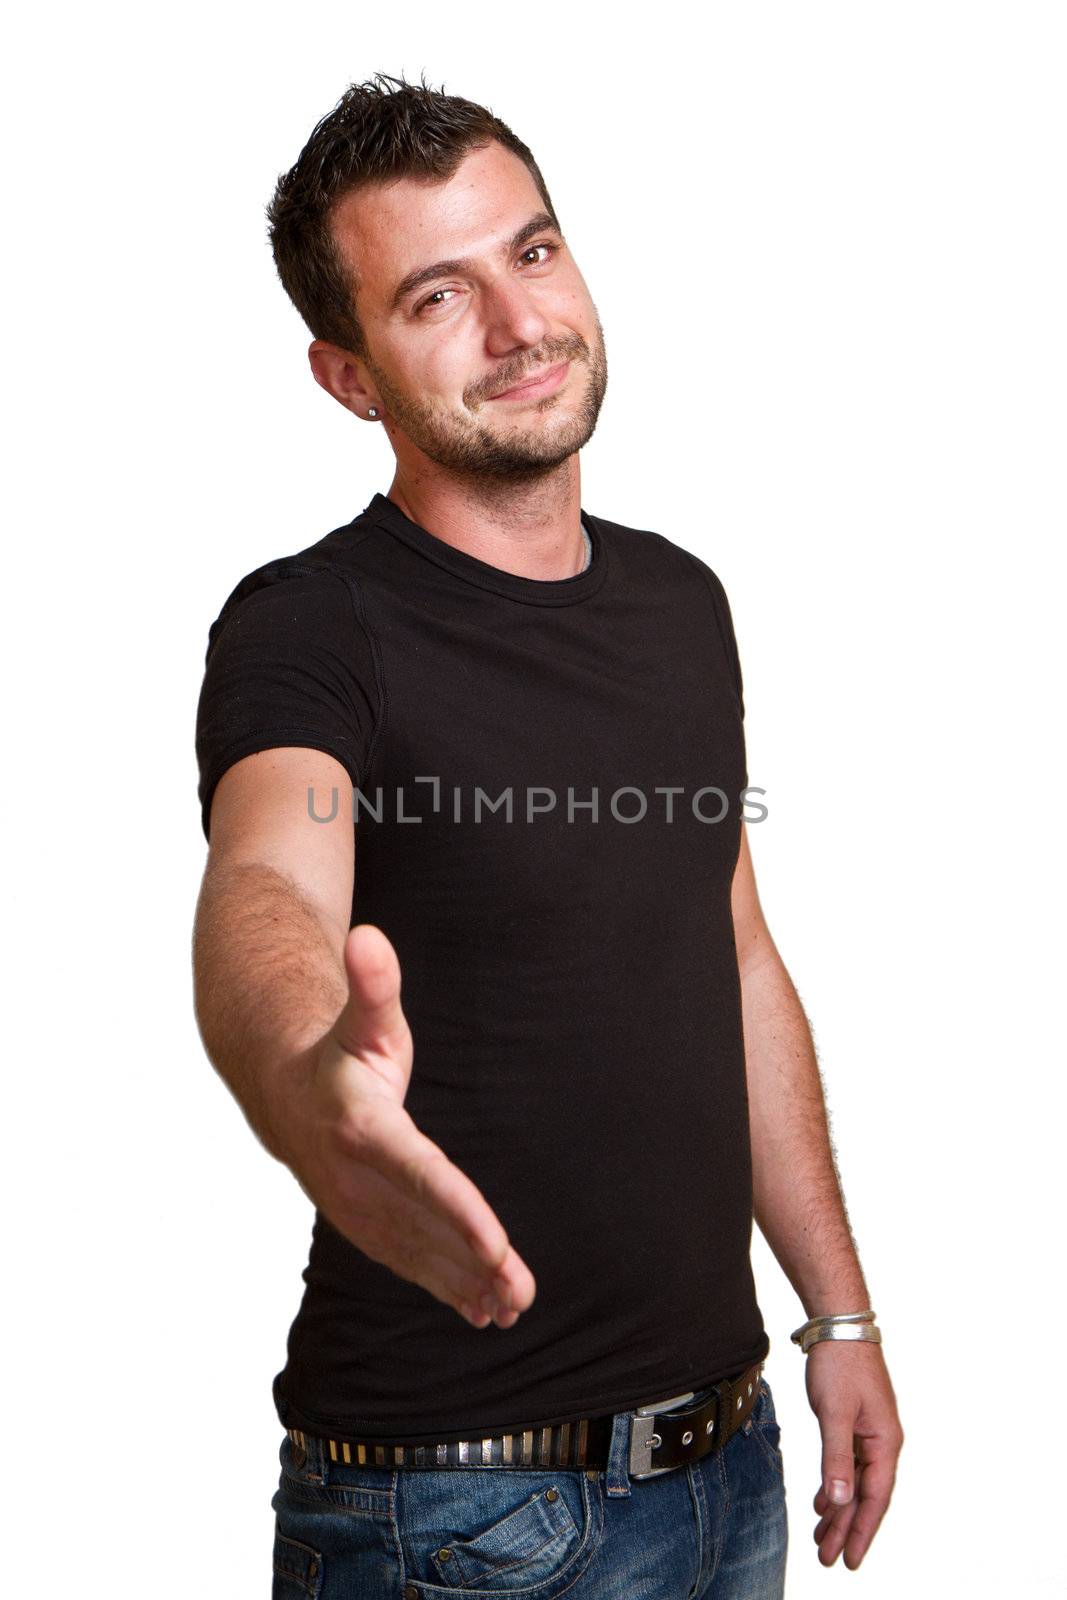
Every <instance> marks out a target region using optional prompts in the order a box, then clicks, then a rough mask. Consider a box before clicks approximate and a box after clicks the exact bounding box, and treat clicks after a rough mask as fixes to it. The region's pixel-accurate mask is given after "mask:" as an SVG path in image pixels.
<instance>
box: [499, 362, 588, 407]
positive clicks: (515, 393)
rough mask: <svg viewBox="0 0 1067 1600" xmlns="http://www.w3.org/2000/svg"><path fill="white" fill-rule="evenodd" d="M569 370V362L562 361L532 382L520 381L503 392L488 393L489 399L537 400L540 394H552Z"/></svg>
mask: <svg viewBox="0 0 1067 1600" xmlns="http://www.w3.org/2000/svg"><path fill="white" fill-rule="evenodd" d="M569 371H570V362H569V361H564V362H562V363H561V364H560V365H559V366H558V367H551V368H550V369H549V370H548V372H546V373H545V374H544V376H543V377H541V378H537V379H535V380H534V382H533V383H520V384H517V385H516V386H515V388H514V389H505V390H504V392H503V394H494V395H490V397H489V398H490V399H491V400H539V399H540V398H541V396H542V395H546V394H552V392H553V391H554V390H555V389H558V388H559V386H560V384H561V383H562V382H563V380H564V378H565V377H566V376H567V373H568V372H569Z"/></svg>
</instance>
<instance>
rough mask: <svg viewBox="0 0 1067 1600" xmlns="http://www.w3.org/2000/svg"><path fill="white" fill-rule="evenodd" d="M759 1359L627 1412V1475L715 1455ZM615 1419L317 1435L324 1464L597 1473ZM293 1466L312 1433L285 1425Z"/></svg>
mask: <svg viewBox="0 0 1067 1600" xmlns="http://www.w3.org/2000/svg"><path fill="white" fill-rule="evenodd" d="M762 1370H763V1362H762V1361H759V1362H757V1363H756V1365H755V1366H752V1367H748V1368H746V1369H745V1371H744V1372H740V1373H736V1374H734V1376H733V1377H730V1378H723V1379H721V1380H720V1382H718V1383H716V1384H713V1385H712V1386H711V1388H709V1389H702V1390H700V1391H699V1392H692V1391H690V1392H689V1393H686V1394H680V1395H673V1396H670V1397H669V1398H667V1399H665V1400H656V1401H653V1402H651V1403H650V1404H648V1405H642V1406H637V1407H634V1408H632V1417H631V1427H630V1450H629V1469H630V1476H631V1477H632V1478H653V1477H656V1476H657V1474H658V1473H660V1472H670V1471H671V1470H672V1469H673V1468H675V1467H682V1466H685V1465H687V1464H688V1463H689V1462H692V1461H699V1460H701V1458H702V1457H704V1456H706V1455H710V1454H711V1452H712V1451H713V1450H721V1449H722V1447H723V1445H724V1444H725V1443H726V1441H727V1440H728V1439H729V1438H730V1436H731V1435H732V1434H734V1433H736V1432H737V1430H738V1428H740V1427H741V1426H742V1425H743V1423H744V1422H745V1421H746V1420H747V1418H748V1416H749V1413H750V1412H751V1411H752V1409H753V1407H754V1406H755V1404H756V1401H757V1399H758V1398H759V1378H760V1373H761V1372H762ZM614 1420H615V1414H614V1413H612V1414H610V1415H608V1416H602V1417H573V1418H570V1419H569V1420H568V1421H566V1422H556V1423H553V1424H552V1425H551V1426H550V1427H544V1426H540V1427H523V1426H522V1425H521V1424H518V1425H516V1426H515V1427H512V1428H509V1429H507V1431H501V1432H499V1433H489V1434H486V1435H484V1436H479V1437H477V1438H469V1437H467V1438H462V1437H450V1438H442V1437H440V1436H437V1435H434V1436H430V1435H428V1434H426V1435H422V1434H407V1435H405V1436H404V1438H402V1439H400V1438H397V1439H353V1438H349V1439H326V1438H318V1436H315V1437H316V1438H318V1443H319V1444H320V1445H321V1447H322V1454H323V1459H324V1460H326V1459H328V1460H330V1461H336V1462H338V1463H340V1464H342V1465H346V1466H360V1467H385V1468H388V1469H392V1468H393V1467H408V1468H416V1469H417V1468H420V1467H423V1468H441V1467H457V1468H464V1467H465V1468H470V1467H489V1468H493V1467H504V1468H507V1467H517V1468H526V1469H527V1470H529V1469H530V1468H536V1467H548V1466H552V1467H574V1468H578V1467H584V1468H586V1469H587V1470H589V1471H592V1470H594V1469H595V1470H600V1471H603V1470H604V1469H605V1468H606V1467H607V1465H608V1454H609V1451H610V1449H611V1439H612V1431H613V1425H614ZM286 1432H287V1433H288V1435H289V1438H290V1439H291V1440H292V1444H293V1452H294V1465H296V1466H297V1467H298V1468H299V1467H302V1466H303V1465H304V1462H305V1461H306V1459H307V1447H308V1440H309V1438H310V1437H312V1436H311V1435H308V1434H306V1433H304V1432H302V1431H301V1430H300V1429H299V1428H287V1429H286Z"/></svg>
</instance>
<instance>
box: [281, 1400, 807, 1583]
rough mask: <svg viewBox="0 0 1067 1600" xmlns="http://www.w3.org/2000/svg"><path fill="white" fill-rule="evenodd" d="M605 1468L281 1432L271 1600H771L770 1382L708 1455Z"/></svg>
mask: <svg viewBox="0 0 1067 1600" xmlns="http://www.w3.org/2000/svg"><path fill="white" fill-rule="evenodd" d="M633 1415H634V1413H633V1412H632V1411H623V1412H619V1413H618V1414H617V1415H616V1416H615V1419H614V1423H613V1427H612V1438H611V1453H610V1459H609V1461H608V1465H607V1467H606V1468H604V1469H602V1470H600V1471H594V1472H586V1471H583V1470H582V1469H581V1468H560V1467H541V1468H536V1469H533V1470H526V1469H525V1468H523V1469H515V1468H510V1467H509V1468H482V1469H479V1468H477V1467H471V1468H464V1467H453V1468H441V1469H436V1468H406V1469H405V1468H403V1467H397V1468H393V1469H389V1468H383V1467H365V1466H364V1467H360V1466H344V1465H341V1464H339V1463H335V1462H331V1461H330V1460H329V1457H328V1454H326V1455H324V1453H323V1451H322V1448H321V1446H319V1445H318V1444H317V1443H316V1441H315V1440H312V1439H309V1440H308V1455H307V1460H306V1461H305V1462H304V1463H303V1465H302V1466H301V1467H300V1468H297V1467H296V1466H295V1465H294V1457H293V1446H292V1441H291V1440H290V1438H289V1436H288V1434H286V1435H285V1436H284V1437H283V1439H282V1444H281V1449H280V1452H279V1454H280V1458H281V1466H282V1471H281V1479H280V1481H279V1485H278V1489H277V1492H276V1493H275V1495H274V1498H273V1500H272V1501H271V1505H272V1506H273V1508H274V1511H275V1536H274V1587H273V1590H272V1595H273V1600H452V1597H454V1600H459V1597H460V1596H463V1597H464V1600H477V1597H478V1596H487V1595H494V1596H508V1595H512V1596H521V1600H555V1596H557V1595H562V1594H568V1595H571V1596H573V1600H781V1596H782V1595H783V1594H784V1592H785V1562H786V1546H787V1538H788V1535H787V1522H786V1505H785V1480H784V1477H783V1468H782V1453H781V1449H780V1445H779V1439H780V1429H779V1426H778V1422H777V1420H776V1418H775V1414H774V1399H773V1397H772V1394H771V1389H770V1385H769V1384H768V1383H767V1381H766V1379H765V1378H762V1377H761V1378H760V1393H759V1399H758V1401H757V1404H756V1406H755V1407H754V1409H753V1411H752V1413H751V1415H750V1416H749V1418H748V1420H747V1422H746V1423H745V1424H744V1425H743V1426H742V1427H741V1428H739V1429H738V1431H737V1432H736V1433H735V1434H734V1435H733V1436H732V1437H731V1438H730V1439H729V1440H728V1441H727V1443H726V1445H725V1447H724V1448H723V1449H721V1450H716V1451H713V1452H712V1454H711V1455H709V1456H705V1457H704V1458H703V1460H701V1461H697V1462H695V1463H693V1464H692V1465H690V1466H684V1467H676V1468H674V1469H673V1470H672V1471H670V1472H665V1473H662V1474H661V1475H660V1476H658V1477H653V1478H639V1479H638V1478H631V1477H630V1474H629V1469H628V1459H629V1441H630V1422H631V1419H632V1418H633Z"/></svg>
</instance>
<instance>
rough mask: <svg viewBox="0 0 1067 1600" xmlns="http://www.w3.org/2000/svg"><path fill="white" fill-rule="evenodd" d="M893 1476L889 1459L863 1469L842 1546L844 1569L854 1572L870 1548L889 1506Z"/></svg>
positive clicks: (873, 1463)
mask: <svg viewBox="0 0 1067 1600" xmlns="http://www.w3.org/2000/svg"><path fill="white" fill-rule="evenodd" d="M895 1476H896V1471H895V1467H894V1464H893V1462H892V1460H891V1459H888V1458H887V1459H879V1460H876V1461H873V1462H871V1463H870V1464H869V1465H867V1466H865V1467H864V1468H863V1472H862V1475H861V1478H860V1493H859V1500H858V1502H857V1507H856V1515H855V1517H854V1518H853V1521H852V1526H851V1528H850V1530H849V1533H848V1538H847V1542H846V1545H845V1566H846V1567H848V1568H849V1570H850V1571H854V1570H855V1568H856V1567H858V1566H859V1564H860V1562H861V1561H862V1560H863V1558H864V1556H865V1555H866V1554H867V1551H868V1549H869V1548H870V1543H871V1540H872V1539H873V1538H874V1536H875V1534H876V1533H877V1532H878V1529H879V1527H880V1526H881V1522H882V1518H883V1517H884V1516H885V1514H886V1511H887V1510H888V1507H889V1501H890V1498H891V1496H892V1493H893V1480H894V1478H895Z"/></svg>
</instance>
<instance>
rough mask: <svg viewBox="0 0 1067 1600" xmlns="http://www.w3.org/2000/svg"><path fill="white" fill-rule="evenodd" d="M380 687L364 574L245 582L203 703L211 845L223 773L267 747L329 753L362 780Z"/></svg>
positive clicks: (204, 818)
mask: <svg viewBox="0 0 1067 1600" xmlns="http://www.w3.org/2000/svg"><path fill="white" fill-rule="evenodd" d="M377 684H378V673H377V668H376V663H375V658H374V648H373V641H372V638H371V635H370V633H369V631H368V629H367V627H366V624H365V621H364V619H363V617H362V615H361V607H360V601H359V594H358V588H357V584H356V580H355V579H354V578H349V577H348V576H347V575H346V574H343V573H340V572H337V571H334V570H331V569H325V568H324V569H322V570H320V571H318V572H312V573H308V572H306V571H305V572H304V573H299V574H297V573H291V572H289V573H286V572H284V571H283V572H281V573H277V572H274V573H269V572H268V573H266V574H263V573H260V574H252V575H250V576H249V578H246V579H242V581H241V583H240V584H238V586H237V588H236V589H235V590H234V591H233V593H232V594H231V595H230V597H229V599H228V600H227V601H226V604H225V605H224V606H223V608H222V611H221V612H220V613H219V616H218V617H217V618H216V620H215V622H213V623H212V625H211V628H210V631H209V635H208V647H207V656H206V659H205V666H204V679H203V683H202V686H201V689H200V699H199V703H198V706H197V713H196V758H197V763H198V766H199V771H200V782H199V786H198V789H197V794H198V797H199V800H200V812H201V826H202V828H203V831H204V837H205V838H206V839H208V841H209V842H210V831H209V823H210V816H211V800H212V796H213V795H214V793H215V788H216V786H217V784H218V781H219V779H220V778H221V777H222V775H223V773H224V772H225V771H226V770H227V768H228V767H231V766H232V765H233V764H234V762H235V761H240V760H242V759H243V757H245V756H250V755H254V754H255V753H256V751H258V750H270V749H277V748H279V747H280V746H283V745H302V746H307V747H309V748H311V749H314V750H324V751H326V752H327V753H328V754H329V755H332V756H335V757H336V759H337V760H338V761H340V762H341V764H342V766H343V767H344V768H345V770H346V771H347V773H348V775H349V777H350V778H351V780H352V783H353V785H354V786H358V785H360V784H361V783H362V781H363V777H364V773H365V770H366V765H367V760H368V757H369V754H370V750H371V744H372V741H373V738H374V733H375V729H376V726H377V722H378V714H379V704H380V696H379V694H378V688H377Z"/></svg>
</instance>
